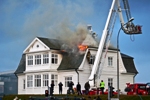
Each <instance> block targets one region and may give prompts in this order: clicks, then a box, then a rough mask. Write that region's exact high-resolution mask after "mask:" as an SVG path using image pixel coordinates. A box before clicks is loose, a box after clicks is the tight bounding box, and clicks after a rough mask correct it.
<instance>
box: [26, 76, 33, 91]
mask: <svg viewBox="0 0 150 100" xmlns="http://www.w3.org/2000/svg"><path fill="white" fill-rule="evenodd" d="M27 87H28V88H30V87H33V75H27Z"/></svg>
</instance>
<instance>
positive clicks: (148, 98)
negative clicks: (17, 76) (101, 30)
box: [2, 94, 150, 100]
mask: <svg viewBox="0 0 150 100" xmlns="http://www.w3.org/2000/svg"><path fill="white" fill-rule="evenodd" d="M16 96H17V97H18V100H19V99H20V100H31V99H29V98H33V99H32V100H46V98H51V97H50V96H49V97H45V95H5V96H3V98H2V100H13V99H14V98H15V97H16ZM97 96H98V95H82V96H78V95H64V94H63V95H54V96H53V97H55V99H56V100H81V98H83V97H84V98H85V99H86V100H89V99H90V100H94V99H95V98H97ZM99 96H100V98H101V99H102V100H107V98H108V95H99ZM113 98H117V95H115V96H114V97H113ZM119 98H120V99H119V100H150V95H142V96H140V95H133V96H132V95H120V96H119ZM51 99H52V98H51ZM47 100H50V99H47ZM53 100H54V99H53Z"/></svg>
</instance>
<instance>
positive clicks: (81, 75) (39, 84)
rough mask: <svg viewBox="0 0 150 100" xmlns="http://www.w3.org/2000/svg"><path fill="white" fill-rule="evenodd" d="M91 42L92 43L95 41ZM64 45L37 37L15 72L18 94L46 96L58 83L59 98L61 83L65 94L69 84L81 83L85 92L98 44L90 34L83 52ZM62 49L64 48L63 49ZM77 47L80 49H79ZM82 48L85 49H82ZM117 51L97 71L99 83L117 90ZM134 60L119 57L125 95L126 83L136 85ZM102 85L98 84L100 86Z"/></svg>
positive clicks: (121, 86)
mask: <svg viewBox="0 0 150 100" xmlns="http://www.w3.org/2000/svg"><path fill="white" fill-rule="evenodd" d="M89 39H93V40H92V41H93V42H92V41H91V40H90V41H89ZM64 44H65V43H64V42H63V41H60V40H57V39H49V38H43V37H36V38H35V39H34V40H33V41H32V42H31V43H30V44H29V45H28V47H27V48H26V49H25V50H24V51H23V54H22V58H21V60H20V63H19V66H18V68H17V69H16V71H15V74H16V75H17V76H18V94H44V93H45V90H47V88H48V86H50V84H51V81H52V80H53V81H54V83H55V87H54V94H58V93H59V92H58V83H59V82H62V83H63V93H64V94H66V93H67V89H68V87H67V84H68V81H73V82H74V84H75V85H74V87H75V86H76V84H77V82H78V81H79V82H80V84H81V87H82V90H83V89H84V84H85V82H87V81H89V80H88V79H89V76H90V74H91V70H92V66H93V64H94V59H95V56H96V52H97V49H98V47H97V43H96V41H94V38H93V37H92V35H90V34H88V35H87V38H86V39H85V40H84V41H83V44H84V46H85V47H84V50H82V51H80V50H77V48H76V49H73V50H72V48H68V47H67V46H65V45H64ZM62 47H63V48H62ZM76 47H77V46H76ZM81 48H82V47H81ZM116 70H117V49H116V48H114V47H109V49H108V52H107V55H106V58H105V60H104V61H103V68H102V70H101V71H99V70H98V71H97V76H99V77H98V78H96V80H97V82H99V81H100V80H104V82H105V84H106V86H105V89H107V84H108V83H110V84H111V85H112V86H113V87H115V89H117V71H116ZM137 73H138V72H137V70H136V68H135V65H134V61H133V57H130V56H128V55H125V54H122V53H120V54H119V87H120V90H121V91H122V92H123V91H124V88H125V85H126V83H129V82H130V83H134V78H135V76H136V74H137ZM98 84H99V83H98Z"/></svg>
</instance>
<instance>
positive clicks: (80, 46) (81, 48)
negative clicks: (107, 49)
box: [78, 45, 88, 51]
mask: <svg viewBox="0 0 150 100" xmlns="http://www.w3.org/2000/svg"><path fill="white" fill-rule="evenodd" d="M78 48H79V50H80V51H85V50H86V49H87V48H88V46H87V45H78Z"/></svg>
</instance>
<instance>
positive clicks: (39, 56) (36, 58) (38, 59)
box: [35, 55, 41, 65]
mask: <svg viewBox="0 0 150 100" xmlns="http://www.w3.org/2000/svg"><path fill="white" fill-rule="evenodd" d="M39 64H41V55H35V65H39Z"/></svg>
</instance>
